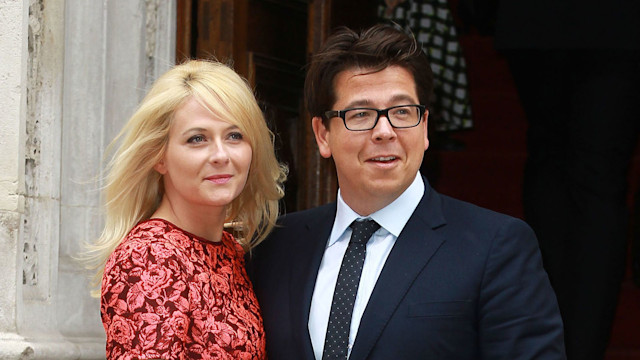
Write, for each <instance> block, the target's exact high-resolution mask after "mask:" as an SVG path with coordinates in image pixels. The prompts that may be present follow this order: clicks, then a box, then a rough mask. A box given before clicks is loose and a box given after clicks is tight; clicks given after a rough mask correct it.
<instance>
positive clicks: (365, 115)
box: [324, 105, 426, 131]
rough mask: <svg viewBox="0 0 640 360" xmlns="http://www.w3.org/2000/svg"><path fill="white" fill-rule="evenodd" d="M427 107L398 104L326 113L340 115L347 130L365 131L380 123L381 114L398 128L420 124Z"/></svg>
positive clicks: (325, 114) (328, 116) (333, 115)
mask: <svg viewBox="0 0 640 360" xmlns="http://www.w3.org/2000/svg"><path fill="white" fill-rule="evenodd" d="M425 109H426V107H425V106H424V105H398V106H392V107H390V108H386V109H373V108H365V107H361V108H351V109H344V110H331V111H327V112H325V113H324V116H325V117H326V118H327V120H328V119H331V118H334V117H339V118H341V119H342V121H343V122H344V126H345V127H346V128H347V130H351V131H365V130H371V129H373V128H374V127H376V125H377V124H378V120H379V119H380V116H381V115H384V116H386V117H387V119H388V120H389V124H391V126H392V127H393V128H396V129H405V128H411V127H414V126H418V124H420V121H421V120H422V115H424V112H425Z"/></svg>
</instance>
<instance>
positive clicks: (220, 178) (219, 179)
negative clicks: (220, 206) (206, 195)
mask: <svg viewBox="0 0 640 360" xmlns="http://www.w3.org/2000/svg"><path fill="white" fill-rule="evenodd" d="M207 180H208V181H211V182H212V183H214V184H226V183H227V182H229V180H231V175H229V174H224V175H213V176H209V177H207Z"/></svg>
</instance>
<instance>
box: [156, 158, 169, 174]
mask: <svg viewBox="0 0 640 360" xmlns="http://www.w3.org/2000/svg"><path fill="white" fill-rule="evenodd" d="M153 168H154V169H155V171H157V172H158V173H160V175H164V174H166V173H167V166H166V165H165V163H164V159H161V160H160V161H158V163H157V164H155V165H153Z"/></svg>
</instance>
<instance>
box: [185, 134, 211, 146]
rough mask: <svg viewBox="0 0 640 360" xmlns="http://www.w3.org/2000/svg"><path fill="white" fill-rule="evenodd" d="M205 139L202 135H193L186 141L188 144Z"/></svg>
mask: <svg viewBox="0 0 640 360" xmlns="http://www.w3.org/2000/svg"><path fill="white" fill-rule="evenodd" d="M205 140H206V138H205V137H204V135H194V136H192V137H190V138H189V140H187V142H188V143H190V144H197V143H201V142H204V141H205Z"/></svg>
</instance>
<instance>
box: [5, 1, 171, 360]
mask: <svg viewBox="0 0 640 360" xmlns="http://www.w3.org/2000/svg"><path fill="white" fill-rule="evenodd" d="M175 6H176V5H175V0H170V1H164V0H103V1H90V2H87V1H84V0H66V1H62V0H23V1H19V0H4V1H1V0H0V108H1V109H3V111H2V115H1V116H0V133H1V135H2V136H1V137H0V259H1V260H0V289H2V291H0V359H18V358H19V359H102V358H104V331H103V330H102V326H101V322H100V317H99V302H98V300H97V299H93V298H91V297H90V296H89V286H88V276H89V274H88V273H87V272H86V271H84V270H83V268H82V265H81V264H80V263H78V261H76V260H75V258H77V255H78V254H79V253H80V252H81V251H82V250H83V246H84V244H85V243H86V242H90V241H92V240H94V239H95V238H96V237H97V236H98V234H99V232H100V229H101V224H102V219H101V217H100V203H99V190H98V189H99V186H100V184H99V181H97V180H98V179H99V178H100V173H99V172H100V168H101V166H102V164H103V159H102V157H103V153H104V148H105V146H106V144H107V143H108V142H109V141H110V140H111V139H112V138H113V136H114V135H115V134H116V133H117V131H118V130H119V129H120V127H121V126H122V124H123V123H124V122H125V121H126V120H127V118H128V117H129V116H130V115H131V113H132V112H133V111H134V109H135V107H136V105H137V103H138V102H139V101H140V100H141V98H142V96H143V95H144V93H145V90H146V88H147V87H148V86H149V84H151V83H152V81H153V80H154V79H155V78H156V77H157V76H158V75H159V74H160V73H162V72H164V71H165V70H167V69H168V68H169V67H170V66H171V65H172V64H173V63H174V61H175V60H174V49H175Z"/></svg>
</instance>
